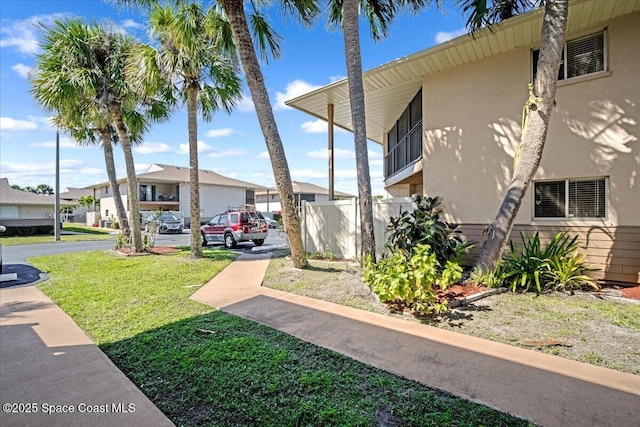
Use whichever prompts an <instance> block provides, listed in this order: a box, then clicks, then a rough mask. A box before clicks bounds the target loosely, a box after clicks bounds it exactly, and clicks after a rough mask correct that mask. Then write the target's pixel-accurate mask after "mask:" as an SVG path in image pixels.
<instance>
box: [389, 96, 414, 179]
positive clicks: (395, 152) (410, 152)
mask: <svg viewBox="0 0 640 427" xmlns="http://www.w3.org/2000/svg"><path fill="white" fill-rule="evenodd" d="M421 131H422V89H420V90H418V93H417V94H416V95H415V96H414V97H413V99H412V100H411V102H410V103H409V105H407V108H405V110H404V111H403V112H402V114H401V115H400V117H399V118H398V120H396V122H395V123H394V125H393V127H392V128H391V130H389V132H388V133H387V154H386V155H385V177H388V176H391V175H393V174H394V173H396V172H398V171H400V170H402V169H404V168H405V167H406V166H408V165H409V164H411V163H413V162H414V161H416V160H417V159H419V158H420V157H421V156H422V132H421Z"/></svg>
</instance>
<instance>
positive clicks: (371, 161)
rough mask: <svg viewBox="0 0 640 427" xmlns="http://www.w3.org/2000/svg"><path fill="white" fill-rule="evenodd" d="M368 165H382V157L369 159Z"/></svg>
mask: <svg viewBox="0 0 640 427" xmlns="http://www.w3.org/2000/svg"><path fill="white" fill-rule="evenodd" d="M369 165H371V166H382V165H384V160H382V159H378V160H370V161H369Z"/></svg>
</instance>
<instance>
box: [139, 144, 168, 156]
mask: <svg viewBox="0 0 640 427" xmlns="http://www.w3.org/2000/svg"><path fill="white" fill-rule="evenodd" d="M134 151H135V152H136V153H140V154H156V153H170V152H171V147H170V146H169V145H168V144H165V143H164V142H145V143H144V144H143V145H139V146H137V147H135V148H134Z"/></svg>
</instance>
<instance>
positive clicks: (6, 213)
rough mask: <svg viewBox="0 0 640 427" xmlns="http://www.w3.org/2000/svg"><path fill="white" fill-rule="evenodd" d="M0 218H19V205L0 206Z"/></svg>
mask: <svg viewBox="0 0 640 427" xmlns="http://www.w3.org/2000/svg"><path fill="white" fill-rule="evenodd" d="M0 218H5V219H14V218H20V207H19V206H8V205H5V206H0Z"/></svg>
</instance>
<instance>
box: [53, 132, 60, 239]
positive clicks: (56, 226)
mask: <svg viewBox="0 0 640 427" xmlns="http://www.w3.org/2000/svg"><path fill="white" fill-rule="evenodd" d="M53 217H54V221H55V222H54V224H53V235H54V237H55V241H56V242H59V241H60V132H59V131H56V201H55V214H54V216H53Z"/></svg>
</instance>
